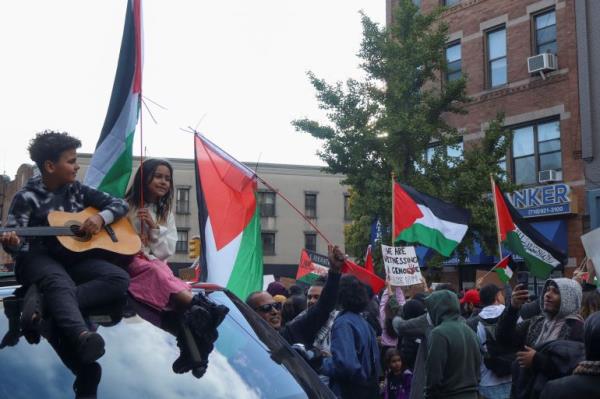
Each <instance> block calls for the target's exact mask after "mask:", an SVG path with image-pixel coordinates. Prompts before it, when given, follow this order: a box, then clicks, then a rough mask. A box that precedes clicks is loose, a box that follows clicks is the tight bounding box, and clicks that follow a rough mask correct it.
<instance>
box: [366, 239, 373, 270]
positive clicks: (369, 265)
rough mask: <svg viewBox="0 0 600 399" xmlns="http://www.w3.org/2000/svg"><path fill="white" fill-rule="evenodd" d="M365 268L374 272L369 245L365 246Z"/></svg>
mask: <svg viewBox="0 0 600 399" xmlns="http://www.w3.org/2000/svg"><path fill="white" fill-rule="evenodd" d="M365 269H367V270H368V271H369V272H371V273H375V267H374V265H373V254H372V253H371V246H370V245H369V246H368V247H367V256H366V259H365Z"/></svg>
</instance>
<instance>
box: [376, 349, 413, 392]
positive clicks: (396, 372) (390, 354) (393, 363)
mask: <svg viewBox="0 0 600 399" xmlns="http://www.w3.org/2000/svg"><path fill="white" fill-rule="evenodd" d="M384 364H385V380H384V381H383V386H382V389H381V394H382V396H383V399H408V396H409V394H410V384H411V381H412V372H411V371H410V370H408V369H406V368H405V367H404V363H403V362H402V357H401V356H400V352H398V350H397V349H396V348H389V349H388V350H387V351H386V352H385V356H384Z"/></svg>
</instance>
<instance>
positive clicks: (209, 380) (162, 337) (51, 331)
mask: <svg viewBox="0 0 600 399" xmlns="http://www.w3.org/2000/svg"><path fill="white" fill-rule="evenodd" d="M15 288H16V287H15V286H12V287H0V298H1V299H2V301H1V305H2V306H1V307H2V308H3V310H4V311H3V313H4V314H0V338H2V337H5V335H6V333H7V332H8V330H9V324H10V323H9V320H8V319H7V317H6V313H7V306H5V305H8V304H9V303H10V301H15V300H16V299H15V298H14V297H13V296H12V294H13V292H14V289H15ZM194 290H195V291H196V292H198V291H199V290H201V291H203V292H205V293H206V294H207V295H208V296H209V297H210V298H211V299H212V300H213V301H215V302H218V303H221V304H224V305H225V306H227V307H228V308H229V309H230V312H229V314H228V315H227V317H226V319H225V320H224V321H223V323H222V324H221V325H220V326H219V329H218V331H219V338H218V340H217V341H216V342H215V348H214V350H213V351H212V352H211V353H210V355H209V358H208V361H209V363H208V368H207V371H206V374H204V376H202V378H200V379H197V378H195V377H194V376H193V375H192V374H191V373H185V374H176V373H174V372H173V370H172V367H171V365H172V363H173V361H174V360H175V359H176V358H177V357H178V356H179V354H180V352H179V349H178V348H177V345H176V339H175V337H174V335H173V334H171V333H170V332H168V331H167V330H168V326H167V324H168V323H166V322H165V317H166V316H168V315H167V314H166V313H165V312H163V313H159V312H157V311H155V310H153V309H151V308H148V307H146V306H144V305H142V304H140V303H139V302H136V301H134V300H133V299H132V298H130V299H129V300H128V302H127V304H126V306H125V307H124V308H123V309H124V310H122V311H121V312H120V313H119V312H117V313H115V312H113V310H114V309H113V308H106V309H104V310H98V311H96V312H90V314H87V319H88V320H89V322H90V324H91V325H92V326H93V328H97V331H98V332H99V333H100V334H101V335H102V337H103V338H104V340H105V341H106V354H105V355H104V356H103V357H101V358H100V359H99V361H98V362H97V367H96V366H94V367H92V370H89V367H87V366H86V367H81V365H77V364H75V363H76V362H75V363H74V362H73V356H74V354H73V351H71V350H64V345H63V344H61V342H62V341H61V339H63V338H61V335H60V332H59V331H58V330H57V329H56V327H54V325H53V323H52V321H51V320H50V321H46V322H45V324H44V326H45V327H44V328H43V331H44V332H43V333H42V335H43V338H42V339H41V341H40V343H39V344H37V345H32V344H29V343H28V342H27V341H26V339H25V338H24V337H21V338H20V339H19V341H18V343H17V344H16V345H14V346H6V347H4V348H2V349H0V375H2V378H0V399H1V398H5V397H6V398H8V397H10V398H15V397H23V398H29V397H44V398H50V399H52V398H64V397H73V396H74V388H73V386H74V383H75V384H79V385H78V386H81V381H82V380H84V381H85V380H86V379H87V381H88V385H91V386H92V388H95V389H96V390H97V394H98V397H99V398H102V397H106V398H131V397H144V398H164V397H170V398H188V397H203V398H230V397H235V398H250V399H254V398H263V397H268V398H278V397H281V398H284V397H285V398H313V397H314V398H333V397H334V396H333V394H332V393H331V392H330V391H329V390H328V389H327V388H326V387H325V386H324V385H323V384H321V382H320V380H319V378H318V376H317V375H316V374H315V373H314V371H313V370H312V369H311V368H310V367H308V365H307V364H306V363H305V362H304V361H303V360H302V359H301V358H300V357H299V356H298V355H297V354H296V353H295V352H294V351H293V350H292V349H291V348H290V347H289V345H288V344H287V343H286V342H285V341H284V340H283V339H282V338H281V337H280V336H279V334H278V333H277V332H276V331H275V330H273V329H272V328H271V327H270V326H268V324H267V323H265V322H264V321H263V320H262V319H260V318H259V317H257V316H256V314H255V313H254V312H253V311H252V310H251V309H250V308H249V307H247V306H246V305H245V304H244V303H243V302H242V301H240V300H239V298H237V297H235V295H233V294H231V293H230V292H229V291H227V290H226V289H223V288H222V287H219V286H216V285H210V284H199V285H195V286H194ZM167 313H168V312H167ZM61 345H63V346H61ZM98 369H99V370H98ZM98 373H99V374H100V376H98ZM96 379H97V380H98V381H96ZM89 381H92V383H91V384H89Z"/></svg>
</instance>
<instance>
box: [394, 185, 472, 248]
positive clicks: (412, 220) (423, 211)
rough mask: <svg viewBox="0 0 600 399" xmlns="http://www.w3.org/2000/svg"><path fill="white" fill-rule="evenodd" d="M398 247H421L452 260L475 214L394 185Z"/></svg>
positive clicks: (395, 225) (407, 187)
mask: <svg viewBox="0 0 600 399" xmlns="http://www.w3.org/2000/svg"><path fill="white" fill-rule="evenodd" d="M393 196H394V198H393V203H394V231H393V237H394V243H395V244H401V243H402V242H405V243H411V244H413V243H419V244H421V245H424V246H426V247H429V248H432V249H434V250H436V251H437V252H439V253H440V254H442V255H444V256H450V255H451V254H452V251H454V249H455V248H456V246H457V245H458V244H459V243H460V242H461V241H462V239H463V237H464V236H465V234H466V233H467V228H468V224H469V220H470V219H471V214H470V213H469V211H467V210H466V209H462V208H459V207H457V206H454V205H452V204H449V203H447V202H444V201H442V200H440V199H438V198H434V197H431V196H429V195H426V194H423V193H420V192H418V191H417V190H415V189H414V188H412V187H409V186H406V185H404V184H399V183H398V182H394V193H393Z"/></svg>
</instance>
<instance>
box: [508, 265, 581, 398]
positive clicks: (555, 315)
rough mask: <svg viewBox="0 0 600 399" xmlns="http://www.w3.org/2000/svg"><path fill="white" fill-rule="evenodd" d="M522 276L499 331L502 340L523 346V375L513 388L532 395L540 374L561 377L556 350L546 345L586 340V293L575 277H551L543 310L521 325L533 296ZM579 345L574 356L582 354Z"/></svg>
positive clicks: (519, 359) (519, 354)
mask: <svg viewBox="0 0 600 399" xmlns="http://www.w3.org/2000/svg"><path fill="white" fill-rule="evenodd" d="M520 277H521V279H520V282H519V284H518V285H517V286H516V287H515V289H514V290H513V293H512V296H511V299H510V303H509V305H508V306H507V307H506V309H505V310H504V312H503V313H502V315H501V316H500V319H499V320H498V326H497V329H496V334H497V340H498V342H499V343H501V344H510V343H514V344H515V345H517V346H518V347H521V348H522V349H521V350H520V351H519V352H517V363H518V365H519V366H520V367H519V370H518V373H517V374H519V375H518V376H517V378H513V387H512V389H513V393H517V394H516V397H529V396H528V395H529V394H530V393H531V392H532V390H533V388H534V387H533V381H534V380H535V378H536V376H537V375H538V374H539V373H541V374H543V375H544V376H545V377H546V378H547V379H550V377H552V378H557V377H560V376H561V375H560V370H558V365H557V364H556V363H554V360H555V358H553V353H552V352H551V351H548V350H547V346H545V344H548V343H550V342H553V341H556V340H566V341H577V342H583V319H582V318H581V316H580V315H579V308H580V307H581V297H582V292H581V286H580V285H579V284H578V283H577V282H576V281H574V280H571V279H568V278H555V279H549V280H547V281H546V284H545V285H544V290H543V294H542V297H541V300H540V307H541V309H542V313H541V314H540V315H537V316H534V317H532V318H531V319H528V320H524V321H522V322H521V323H519V324H517V320H518V319H519V311H520V309H521V307H522V306H523V304H524V303H525V302H526V301H527V300H528V299H529V291H528V290H527V285H526V283H525V275H524V274H523V275H522V276H520ZM527 279H528V276H527ZM577 348H578V346H576V347H575V349H574V350H573V351H572V353H571V354H570V355H572V356H573V357H577V356H578V355H580V353H577ZM581 350H582V347H581ZM573 360H574V361H575V359H573ZM563 363H564V361H563ZM575 364H576V363H575ZM513 377H514V374H513ZM523 395H525V396H523ZM511 397H513V396H511Z"/></svg>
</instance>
